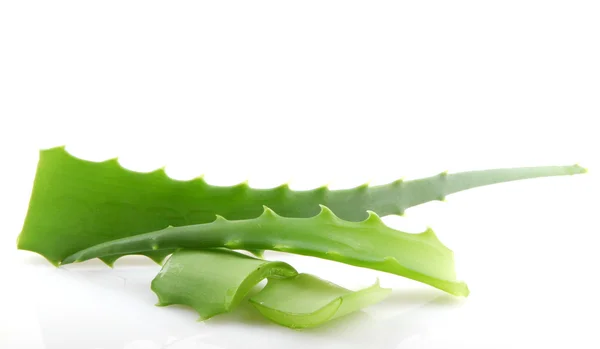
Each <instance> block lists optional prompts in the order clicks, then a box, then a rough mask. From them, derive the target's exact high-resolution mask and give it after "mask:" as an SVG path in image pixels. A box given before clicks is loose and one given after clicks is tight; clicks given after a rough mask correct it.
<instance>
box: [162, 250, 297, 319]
mask: <svg viewBox="0 0 600 349" xmlns="http://www.w3.org/2000/svg"><path fill="white" fill-rule="evenodd" d="M297 274H298V273H297V272H296V270H295V269H294V268H293V267H292V266H290V265H289V264H287V263H284V262H270V261H265V260H261V259H256V258H253V257H250V256H246V255H244V254H241V253H238V252H234V251H229V250H225V249H208V250H199V251H198V250H178V251H176V252H174V253H173V255H171V257H170V258H169V259H168V260H167V262H166V263H165V264H164V266H163V267H162V269H161V271H160V273H159V274H158V275H157V276H156V277H155V278H154V280H152V286H151V288H152V290H153V291H154V293H156V295H157V296H158V299H159V302H158V304H157V305H160V306H166V305H171V304H183V305H188V306H190V307H192V308H194V309H195V310H196V311H197V312H198V314H200V317H201V318H202V319H209V318H211V317H213V316H215V315H218V314H222V313H226V312H229V311H231V310H233V309H234V308H235V307H236V306H238V304H239V303H240V302H241V301H242V299H243V298H244V297H245V296H246V294H247V293H248V291H250V289H252V287H254V286H255V285H256V284H258V283H259V282H260V281H261V280H263V279H265V278H283V277H290V276H295V275H297Z"/></svg>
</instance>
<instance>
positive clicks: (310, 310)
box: [250, 274, 391, 328]
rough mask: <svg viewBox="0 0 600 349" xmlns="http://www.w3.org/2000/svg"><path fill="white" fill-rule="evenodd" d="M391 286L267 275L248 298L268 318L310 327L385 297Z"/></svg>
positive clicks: (303, 275) (308, 275) (282, 323)
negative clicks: (346, 284)
mask: <svg viewBox="0 0 600 349" xmlns="http://www.w3.org/2000/svg"><path fill="white" fill-rule="evenodd" d="M390 292H391V290H390V289H387V288H381V287H380V286H379V282H377V283H375V284H374V285H373V286H371V287H368V288H365V289H362V290H359V291H350V290H347V289H345V288H343V287H340V286H338V285H335V284H333V283H331V282H329V281H325V280H323V279H320V278H318V277H316V276H314V275H310V274H298V275H296V276H293V277H290V278H285V279H270V280H269V282H268V284H267V286H265V288H264V289H262V290H261V291H260V292H259V293H258V294H256V295H255V296H253V297H252V298H250V302H252V304H253V305H254V306H255V307H256V308H257V309H258V310H259V311H260V312H261V313H262V314H263V315H264V316H265V317H267V318H269V319H270V320H272V321H274V322H276V323H278V324H280V325H283V326H287V327H290V328H310V327H316V326H320V325H322V324H324V323H326V322H327V321H330V320H333V319H335V318H339V317H341V316H344V315H347V314H350V313H352V312H355V311H357V310H360V309H362V308H365V307H367V306H369V305H372V304H375V303H378V302H380V301H382V300H384V299H385V298H386V297H387V296H388V295H389V293H390Z"/></svg>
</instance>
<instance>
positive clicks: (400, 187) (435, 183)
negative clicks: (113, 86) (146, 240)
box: [17, 147, 585, 265]
mask: <svg viewBox="0 0 600 349" xmlns="http://www.w3.org/2000/svg"><path fill="white" fill-rule="evenodd" d="M583 172H585V170H584V169H583V168H582V167H580V166H577V165H575V166H548V167H530V168H514V169H494V170H486V171H474V172H462V173H456V174H446V173H442V174H439V175H436V176H432V177H428V178H423V179H416V180H410V181H402V180H397V181H394V182H392V183H389V184H385V185H379V186H367V185H361V186H359V187H356V188H353V189H344V190H328V189H327V187H320V188H317V189H313V190H306V191H293V190H290V188H289V187H288V186H287V185H281V186H279V187H276V188H273V189H253V188H250V187H249V186H248V184H246V183H241V184H239V185H234V186H231V187H219V186H212V185H209V184H207V183H206V181H205V180H204V179H203V178H202V177H199V178H196V179H192V180H189V181H179V180H174V179H171V178H169V177H168V176H167V175H166V173H165V172H164V169H158V170H156V171H153V172H149V173H139V172H134V171H130V170H126V169H124V168H123V167H121V165H120V164H119V162H118V160H117V159H111V160H107V161H103V162H92V161H87V160H82V159H79V158H76V157H74V156H72V155H70V154H69V153H68V152H67V151H66V150H65V149H64V147H56V148H51V149H47V150H42V151H40V157H39V161H38V166H37V170H36V176H35V180H34V184H33V190H32V193H31V199H30V202H29V207H28V211H27V215H26V218H25V221H24V224H23V229H22V231H21V233H20V235H19V238H18V242H17V247H18V248H19V249H23V250H29V251H33V252H36V253H39V254H41V255H43V256H44V257H45V258H46V259H48V260H49V261H50V262H51V263H53V264H55V265H56V264H58V262H59V261H61V260H63V259H64V258H65V257H67V256H68V255H70V254H73V253H75V252H76V251H79V250H82V249H84V248H87V247H90V246H94V245H96V244H99V243H102V242H106V241H110V240H115V239H120V238H124V237H128V236H133V235H137V234H142V233H147V232H149V231H156V230H159V229H163V228H166V227H167V226H184V225H192V224H201V223H208V222H211V221H212V220H214V218H215V215H221V216H223V217H225V218H227V219H230V220H239V219H251V218H256V217H258V216H259V215H260V214H261V212H262V207H263V205H266V206H268V207H270V208H272V209H274V210H275V211H276V212H278V213H279V214H281V215H282V216H285V217H295V218H307V217H312V216H314V215H316V214H317V213H318V212H319V205H320V204H322V205H326V206H327V207H329V208H330V209H331V210H332V211H333V212H335V213H336V215H338V216H339V217H340V218H342V219H344V220H347V221H354V222H358V221H361V220H364V219H366V218H367V212H366V211H367V210H371V211H373V212H376V213H377V214H379V215H380V216H386V215H391V214H402V213H403V212H404V210H405V209H407V208H409V207H412V206H415V205H419V204H422V203H425V202H428V201H432V200H440V199H443V198H444V197H445V196H446V195H449V194H452V193H455V192H458V191H462V190H466V189H470V188H474V187H478V186H484V185H488V184H495V183H500V182H507V181H514V180H520V179H526V178H535V177H545V176H561V175H569V174H576V173H583ZM171 252H172V251H169V250H160V251H143V252H140V253H141V254H144V255H147V256H148V257H150V258H152V259H153V260H155V261H156V262H159V263H160V262H161V261H162V260H163V259H164V258H165V257H166V256H167V255H168V254H170V253H171ZM119 257H120V256H118V255H113V256H110V257H109V256H106V257H104V258H103V260H104V262H106V263H107V264H109V265H112V263H114V261H115V260H116V259H117V258H119Z"/></svg>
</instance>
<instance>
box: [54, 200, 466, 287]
mask: <svg viewBox="0 0 600 349" xmlns="http://www.w3.org/2000/svg"><path fill="white" fill-rule="evenodd" d="M222 247H226V248H229V249H234V250H257V249H258V250H273V251H280V252H289V253H295V254H300V255H307V256H313V257H318V258H323V259H329V260H333V261H337V262H342V263H346V264H350V265H355V266H358V267H364V268H370V269H375V270H381V271H385V272H388V273H392V274H396V275H401V276H404V277H407V278H410V279H413V280H417V281H420V282H423V283H426V284H429V285H431V286H433V287H437V288H439V289H441V290H444V291H446V292H448V293H451V294H453V295H457V296H467V295H468V294H469V289H468V288H467V285H466V284H465V283H464V282H462V281H459V280H457V278H456V272H455V270H454V254H453V252H452V251H451V250H450V249H448V248H447V247H446V246H445V245H443V244H442V243H441V242H440V241H439V240H438V238H437V237H436V236H435V234H434V232H433V230H431V229H427V230H426V231H424V232H422V233H420V234H410V233H405V232H402V231H399V230H395V229H392V228H390V227H388V226H386V225H385V224H384V223H383V222H382V221H381V219H380V218H379V217H378V216H377V215H376V214H375V213H373V212H369V217H368V218H367V219H365V220H364V221H362V222H348V221H344V220H343V219H340V218H339V217H337V216H336V215H335V214H334V213H333V212H332V211H331V210H329V209H328V208H327V207H325V206H321V212H320V213H319V214H318V215H316V216H314V217H311V218H288V217H282V216H279V215H277V214H276V213H275V212H274V211H273V210H271V209H269V208H267V207H265V208H264V212H263V214H262V215H261V216H260V217H257V218H253V219H246V220H236V221H228V220H226V219H225V218H223V217H221V216H218V217H217V219H216V220H215V221H214V222H212V223H206V224H197V225H188V226H183V227H171V228H167V229H163V230H159V231H156V232H151V233H147V234H141V235H136V236H131V237H128V238H123V239H119V240H113V241H109V242H105V243H102V244H99V245H96V246H92V247H90V248H87V249H85V250H82V251H79V252H77V253H75V254H73V255H71V256H69V257H67V258H66V259H65V260H64V261H62V264H69V263H73V262H81V261H85V260H88V259H92V258H102V257H110V256H114V255H125V254H135V253H143V252H148V251H160V250H173V249H179V248H182V249H203V248H222Z"/></svg>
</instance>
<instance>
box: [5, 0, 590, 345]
mask: <svg viewBox="0 0 600 349" xmlns="http://www.w3.org/2000/svg"><path fill="white" fill-rule="evenodd" d="M599 17H600V7H599V5H598V4H597V2H595V1H587V2H586V1H526V0H521V1H502V2H483V1H437V2H436V1H414V2H398V1H391V2H387V1H324V0H319V1H296V2H288V1H254V0H253V1H194V2H184V1H177V2H157V1H44V2H30V1H3V2H2V3H0V142H1V147H0V152H1V154H0V155H1V165H0V169H1V172H0V177H1V178H0V179H1V181H0V205H1V206H0V209H1V211H0V212H1V217H0V218H1V219H2V227H3V229H2V230H1V231H0V252H1V254H0V256H1V257H0V259H1V260H0V262H1V263H2V266H3V272H2V278H1V279H0V280H1V281H0V299H2V305H1V307H2V310H1V311H0V348H8V349H21V348H27V349H30V348H31V349H37V348H46V349H56V348H61V349H70V348H76V349H125V348H127V349H156V348H168V349H182V348H185V349H187V348H240V347H245V348H259V347H260V348H305V347H313V348H320V347H323V348H353V347H356V348H367V347H374V348H426V349H430V348H461V349H464V348H507V347H509V348H531V347H542V346H548V345H557V346H561V347H566V346H568V347H578V348H594V347H595V348H597V347H598V343H599V340H598V337H597V328H598V317H597V316H598V315H597V314H598V312H599V311H600V304H599V303H600V302H599V297H598V295H597V290H598V286H599V284H598V278H597V275H598V270H597V267H598V266H599V265H600V264H599V262H600V257H598V252H597V251H598V242H599V240H598V235H599V233H600V229H599V227H598V223H597V211H598V198H599V196H600V187H599V184H598V183H599V182H598V177H597V171H598V169H599V168H600V161H599V159H600V155H599V151H598V149H600V147H598V145H599V144H600V142H599V141H598V131H599V129H598V127H596V126H594V122H595V121H596V119H598V117H599V115H600V114H599V113H600V98H599V97H600V64H599V63H598V62H600V45H599V44H600V21H598V18H599ZM61 144H67V149H69V151H71V152H72V153H73V154H75V155H77V156H81V157H85V158H87V159H91V160H102V159H106V158H110V157H113V156H119V157H120V161H121V163H122V164H123V165H124V166H126V167H128V168H131V169H134V170H139V171H150V170H152V169H155V168H157V167H161V166H164V165H166V166H167V168H166V169H167V172H168V173H169V174H170V175H171V176H173V177H174V178H192V177H194V176H197V175H199V174H202V173H204V174H205V175H206V179H207V180H208V181H209V182H210V183H213V184H221V185H226V184H234V183H237V182H240V181H243V180H246V179H249V183H250V185H251V186H254V187H272V186H276V185H278V184H281V183H283V182H287V181H290V183H291V187H292V188H298V189H305V188H310V187H316V186H319V185H322V184H325V183H330V185H331V187H332V188H344V187H350V186H354V185H358V184H361V183H363V182H365V181H368V180H370V181H371V183H373V184H378V183H385V182H387V181H390V180H393V179H396V178H399V177H406V178H414V177H418V176H423V175H432V174H436V173H438V172H441V171H443V170H449V171H451V172H454V171H461V170H471V169H483V168H490V167H511V166H529V165H568V164H573V163H576V162H579V163H580V164H581V165H583V166H585V167H588V168H589V170H590V172H589V173H588V174H586V175H581V176H573V177H556V178H545V179H538V180H530V181H522V182H518V183H516V182H515V183H510V184H503V185H497V186H490V187H486V188H481V189H477V190H473V191H471V192H466V193H461V194H456V195H453V196H450V197H448V202H446V203H440V202H435V203H429V204H425V205H422V206H420V207H416V208H413V209H411V210H409V211H407V216H406V217H404V218H398V217H388V218H386V220H385V221H386V222H388V223H389V224H390V225H392V226H394V227H397V228H401V229H404V230H407V231H413V232H417V231H420V230H421V229H423V228H424V227H425V226H427V225H430V226H432V227H433V228H434V230H436V232H437V234H438V236H439V237H440V239H441V240H442V241H443V242H444V243H445V244H446V245H448V246H449V247H450V248H452V249H453V250H454V252H455V254H456V262H457V271H458V273H459V276H460V278H461V279H463V280H465V281H467V282H468V284H469V286H470V289H471V296H469V297H468V298H467V299H456V298H453V297H451V296H448V295H445V294H443V293H441V292H438V291H436V290H433V289H431V288H428V287H426V286H425V285H421V284H418V283H416V282H412V281H409V280H405V279H402V278H400V277H396V276H393V275H385V274H383V273H376V272H373V271H370V270H362V269H358V268H353V267H349V266H346V265H340V264H336V263H333V262H326V261H321V260H316V259H311V258H306V257H298V256H291V255H285V254H275V253H270V254H268V257H270V258H278V259H282V260H286V261H289V262H291V263H293V265H294V266H296V267H297V268H298V269H299V270H301V271H308V272H312V273H315V274H317V275H319V276H321V277H324V278H328V279H330V280H332V281H335V282H337V283H339V284H341V285H344V286H347V287H350V288H358V287H362V286H365V285H368V284H370V283H372V282H373V281H374V279H375V277H377V276H378V277H380V278H381V281H382V284H383V286H387V287H393V288H394V292H393V294H392V296H391V297H390V298H389V299H388V300H386V301H384V302H382V303H380V304H378V305H376V306H373V307H370V308H368V309H365V311H364V312H362V313H358V314H354V315H352V316H348V317H346V318H344V319H341V320H339V321H335V322H334V323H332V324H330V325H328V326H326V327H324V328H320V329H317V330H313V331H304V332H298V331H291V330H289V329H286V328H283V327H278V326H276V325H273V324H271V323H268V322H266V321H265V320H263V319H262V318H261V317H260V316H256V313H255V312H253V309H251V308H249V307H243V308H242V309H240V310H239V311H236V312H235V313H233V314H229V315H223V316H220V317H218V318H214V319H213V320H211V321H208V322H206V323H198V322H195V319H196V315H195V314H194V312H193V311H191V310H188V309H185V308H181V307H180V308H178V307H167V308H158V307H154V305H153V304H154V303H155V302H156V298H155V296H154V294H153V293H152V292H151V291H150V289H149V282H150V280H151V279H152V278H153V277H154V275H155V274H156V272H157V271H158V269H159V267H158V266H156V265H153V264H152V263H151V262H150V261H148V260H144V259H140V258H133V257H131V258H130V257H128V258H124V259H122V260H120V261H118V262H117V264H116V267H115V269H113V270H111V269H109V268H107V267H104V266H102V265H101V264H100V263H98V262H97V261H90V262H87V263H82V264H81V265H77V266H72V267H68V268H54V267H52V266H51V265H49V264H48V263H47V262H46V261H45V260H44V259H43V258H41V257H40V256H37V255H34V254H32V253H28V252H24V251H16V248H15V240H16V237H17V235H18V233H19V231H20V228H21V224H22V221H23V218H24V215H25V211H26V208H27V202H28V200H29V193H30V190H31V181H32V179H33V176H34V172H35V165H36V160H37V151H38V149H40V148H44V147H50V146H55V145H61Z"/></svg>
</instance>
